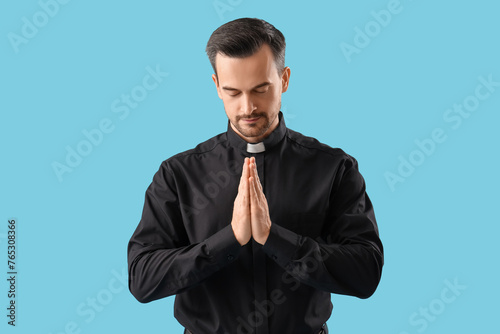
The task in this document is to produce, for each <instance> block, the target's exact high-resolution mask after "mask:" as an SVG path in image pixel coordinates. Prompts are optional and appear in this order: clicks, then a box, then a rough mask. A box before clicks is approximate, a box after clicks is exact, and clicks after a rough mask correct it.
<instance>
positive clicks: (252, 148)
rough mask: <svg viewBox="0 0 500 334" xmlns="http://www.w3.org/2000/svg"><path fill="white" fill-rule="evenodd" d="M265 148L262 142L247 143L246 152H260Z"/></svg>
mask: <svg viewBox="0 0 500 334" xmlns="http://www.w3.org/2000/svg"><path fill="white" fill-rule="evenodd" d="M265 150H266V147H265V146H264V143H263V142H260V143H257V144H251V143H247V152H248V153H261V152H264V151H265Z"/></svg>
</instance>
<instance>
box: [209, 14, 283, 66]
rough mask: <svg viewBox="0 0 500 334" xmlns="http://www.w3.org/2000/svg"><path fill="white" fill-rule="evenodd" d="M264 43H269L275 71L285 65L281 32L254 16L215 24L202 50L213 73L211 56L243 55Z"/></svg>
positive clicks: (254, 50) (213, 60)
mask: <svg viewBox="0 0 500 334" xmlns="http://www.w3.org/2000/svg"><path fill="white" fill-rule="evenodd" d="M264 43H266V44H268V45H269V46H270V47H271V50H272V52H273V56H274V62H275V64H276V68H277V69H278V73H279V74H281V72H283V69H284V68H285V48H286V43H285V36H283V34H282V33H281V31H279V30H278V29H276V28H275V27H274V26H273V25H272V24H270V23H268V22H266V21H264V20H261V19H256V18H248V17H247V18H240V19H236V20H234V21H230V22H228V23H225V24H223V25H222V26H220V27H219V28H217V29H216V30H215V31H214V32H213V33H212V36H210V39H209V40H208V43H207V47H206V50H205V51H206V52H207V55H208V59H209V60H210V63H211V64H212V68H213V69H214V72H215V75H217V69H216V67H215V57H216V56H217V54H218V53H221V54H223V55H225V56H228V57H235V58H245V57H249V56H251V55H253V54H254V53H256V52H257V51H258V50H259V49H260V48H261V47H262V45H263V44H264Z"/></svg>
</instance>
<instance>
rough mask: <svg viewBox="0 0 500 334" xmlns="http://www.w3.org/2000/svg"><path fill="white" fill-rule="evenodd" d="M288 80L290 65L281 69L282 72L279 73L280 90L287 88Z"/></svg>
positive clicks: (283, 90) (284, 90)
mask: <svg viewBox="0 0 500 334" xmlns="http://www.w3.org/2000/svg"><path fill="white" fill-rule="evenodd" d="M289 82H290V67H288V66H287V67H285V68H284V69H283V74H282V75H281V92H282V93H284V92H286V91H287V90H288V83H289Z"/></svg>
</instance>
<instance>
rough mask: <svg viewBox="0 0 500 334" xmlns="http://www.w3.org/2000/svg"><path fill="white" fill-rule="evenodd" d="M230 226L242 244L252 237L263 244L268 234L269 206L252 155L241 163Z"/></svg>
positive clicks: (269, 224) (269, 223) (269, 226)
mask: <svg viewBox="0 0 500 334" xmlns="http://www.w3.org/2000/svg"><path fill="white" fill-rule="evenodd" d="M231 227H232V228H233V232H234V236H235V237H236V240H238V242H239V243H240V245H242V246H243V245H245V244H247V243H248V242H249V241H250V238H252V237H253V239H254V240H255V241H256V242H258V243H259V244H261V245H263V244H264V243H265V242H266V240H267V237H268V236H269V231H270V229H271V218H270V217H269V207H268V205H267V200H266V196H265V195H264V192H263V190H262V185H261V183H260V180H259V174H258V173H257V165H256V164H255V158H253V157H252V158H245V162H244V163H243V172H242V174H241V179H240V185H239V187H238V195H237V196H236V199H235V200H234V208H233V219H232V221H231Z"/></svg>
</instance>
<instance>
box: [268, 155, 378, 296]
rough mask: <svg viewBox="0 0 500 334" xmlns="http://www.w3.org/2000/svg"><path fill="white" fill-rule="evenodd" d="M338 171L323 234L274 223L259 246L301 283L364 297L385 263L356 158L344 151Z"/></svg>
mask: <svg viewBox="0 0 500 334" xmlns="http://www.w3.org/2000/svg"><path fill="white" fill-rule="evenodd" d="M336 175H337V176H336V177H335V178H334V180H332V186H331V194H330V198H329V210H328V214H327V216H326V223H325V227H324V230H323V233H322V236H321V238H318V240H314V239H312V238H310V237H307V236H302V235H299V234H297V233H295V232H293V231H291V230H288V229H286V228H284V227H282V226H280V225H279V224H274V223H272V225H271V230H270V234H269V237H268V239H267V241H266V243H265V244H264V246H263V248H262V249H263V250H264V252H266V253H267V255H268V256H269V257H270V258H271V259H273V260H274V261H276V263H278V264H279V265H280V266H281V267H282V268H283V269H285V270H286V271H287V272H288V273H289V274H290V275H291V276H292V277H294V278H295V279H296V280H298V281H299V282H301V283H304V284H307V285H310V286H312V287H315V288H317V289H321V290H325V291H328V292H330V293H337V294H345V295H352V296H357V297H359V298H368V297H370V296H371V295H372V294H373V293H374V292H375V290H376V288H377V286H378V283H379V281H380V278H381V274H382V266H383V247H382V242H381V241H380V238H379V233H378V227H377V223H376V221H375V215H374V211H373V206H372V204H371V202H370V199H369V198H368V195H367V194H366V191H365V182H364V179H363V177H362V176H361V174H360V173H359V171H358V166H357V162H356V160H355V159H354V158H352V157H350V156H347V159H346V160H345V161H344V163H343V164H342V165H341V167H340V168H339V170H338V171H337V174H336ZM325 196H328V194H326V195H325ZM304 223H307V222H304Z"/></svg>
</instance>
